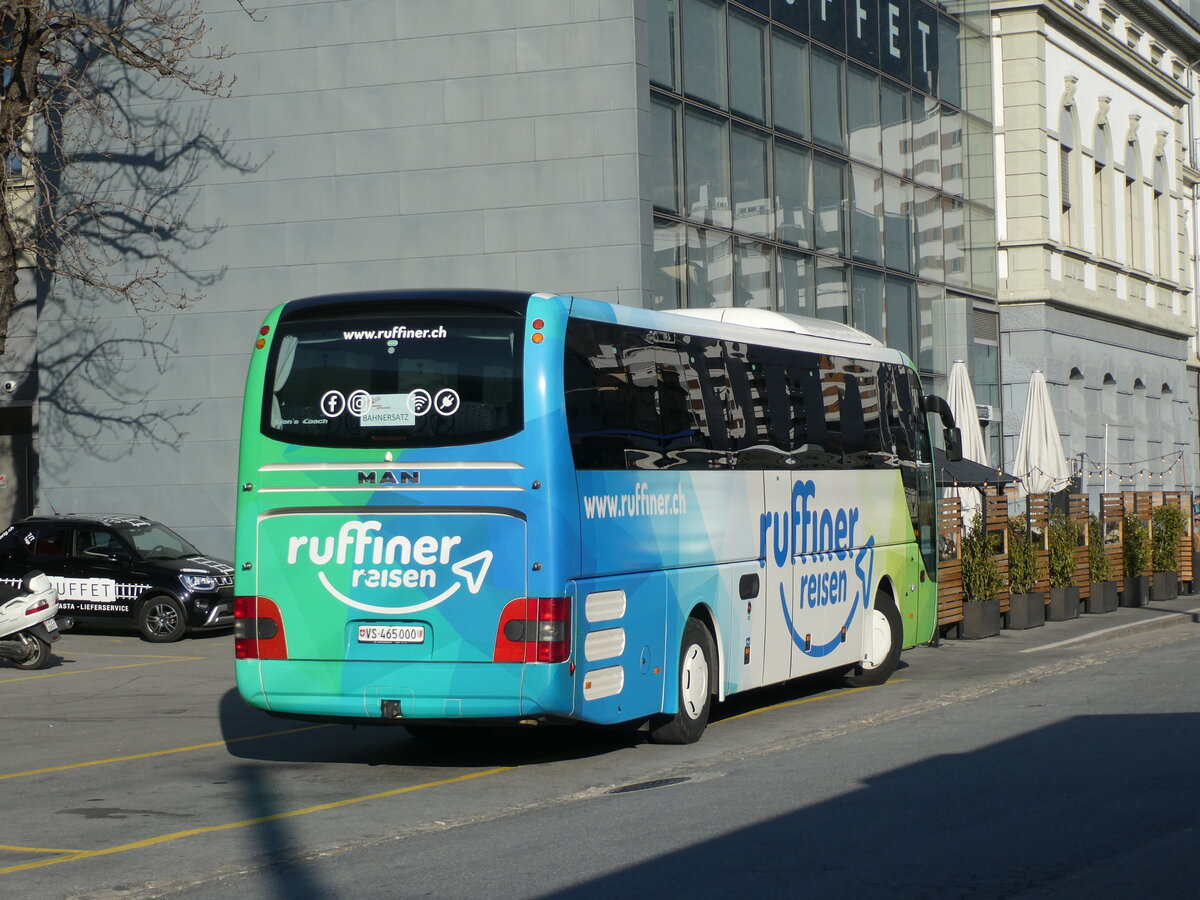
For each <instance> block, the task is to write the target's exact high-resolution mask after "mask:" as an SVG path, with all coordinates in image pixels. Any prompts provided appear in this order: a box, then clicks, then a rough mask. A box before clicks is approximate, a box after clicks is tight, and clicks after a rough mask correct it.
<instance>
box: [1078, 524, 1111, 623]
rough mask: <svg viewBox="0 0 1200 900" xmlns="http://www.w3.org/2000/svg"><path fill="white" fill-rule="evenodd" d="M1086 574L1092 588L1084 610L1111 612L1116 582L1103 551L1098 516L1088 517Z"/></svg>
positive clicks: (1102, 534)
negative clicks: (1090, 580)
mask: <svg viewBox="0 0 1200 900" xmlns="http://www.w3.org/2000/svg"><path fill="white" fill-rule="evenodd" d="M1088 575H1089V577H1091V579H1092V589H1091V591H1090V592H1089V593H1088V598H1087V605H1086V606H1085V608H1084V611H1085V612H1089V613H1106V612H1112V611H1113V610H1114V609H1116V608H1117V583H1116V582H1115V581H1113V580H1112V562H1111V561H1110V560H1109V558H1108V554H1107V553H1106V552H1105V551H1104V523H1103V522H1101V521H1100V517H1099V516H1092V517H1091V518H1090V519H1088Z"/></svg>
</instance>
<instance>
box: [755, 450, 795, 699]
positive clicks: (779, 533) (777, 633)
mask: <svg viewBox="0 0 1200 900" xmlns="http://www.w3.org/2000/svg"><path fill="white" fill-rule="evenodd" d="M763 478H764V482H765V484H764V489H765V491H764V492H765V496H766V503H765V504H764V506H765V509H764V512H763V515H762V518H761V520H760V524H759V553H760V556H761V561H762V565H763V590H762V596H761V600H760V601H759V603H760V605H761V606H762V610H763V611H762V616H761V618H760V620H759V621H760V622H761V623H762V625H761V628H762V631H761V632H760V636H759V637H758V639H757V640H755V639H753V637H752V640H751V653H752V654H753V653H754V652H756V651H757V653H758V656H759V658H760V663H759V670H760V671H761V673H762V674H761V680H760V681H759V684H773V683H775V682H777V681H785V680H787V679H788V678H791V677H792V633H791V627H790V623H791V621H792V617H793V610H792V608H791V604H792V597H793V586H792V571H793V569H794V565H793V560H792V549H791V513H790V511H789V508H790V506H791V496H792V474H791V473H790V472H788V471H786V470H778V469H777V470H767V471H764V472H763ZM755 644H757V645H758V646H757V648H756V647H755Z"/></svg>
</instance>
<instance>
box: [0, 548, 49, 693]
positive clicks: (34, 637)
mask: <svg viewBox="0 0 1200 900" xmlns="http://www.w3.org/2000/svg"><path fill="white" fill-rule="evenodd" d="M56 615H58V591H56V590H55V589H54V585H53V584H52V583H51V582H50V579H49V578H47V577H46V575H45V573H43V572H36V571H35V572H29V573H28V574H26V576H25V577H24V578H22V579H21V583H20V585H17V586H14V585H10V584H0V659H7V660H8V661H9V662H11V663H13V665H15V666H16V667H17V668H19V669H41V668H44V667H45V666H46V665H48V664H49V662H50V645H51V644H53V643H54V642H55V641H57V640H58V637H59V624H58V622H57V621H56V620H55V618H54V617H55V616H56ZM64 624H65V623H64Z"/></svg>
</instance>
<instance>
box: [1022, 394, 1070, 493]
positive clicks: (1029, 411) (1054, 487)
mask: <svg viewBox="0 0 1200 900" xmlns="http://www.w3.org/2000/svg"><path fill="white" fill-rule="evenodd" d="M1012 474H1013V475H1015V476H1016V477H1017V479H1018V480H1019V482H1020V485H1021V488H1022V490H1024V491H1025V492H1026V493H1030V494H1048V493H1053V492H1054V491H1058V490H1062V489H1063V488H1064V487H1066V486H1067V482H1068V481H1070V480H1071V470H1070V469H1069V468H1068V466H1067V458H1066V456H1065V455H1064V454H1063V448H1062V441H1061V440H1060V439H1059V436H1058V422H1057V421H1056V420H1055V418H1054V408H1053V407H1052V406H1051V405H1050V391H1049V389H1048V388H1047V387H1046V376H1045V375H1043V374H1042V373H1041V372H1034V373H1033V374H1032V375H1031V376H1030V378H1029V397H1028V399H1027V400H1026V401H1025V418H1024V419H1022V421H1021V436H1020V438H1019V439H1018V440H1017V455H1016V458H1015V459H1014V460H1013V465H1012Z"/></svg>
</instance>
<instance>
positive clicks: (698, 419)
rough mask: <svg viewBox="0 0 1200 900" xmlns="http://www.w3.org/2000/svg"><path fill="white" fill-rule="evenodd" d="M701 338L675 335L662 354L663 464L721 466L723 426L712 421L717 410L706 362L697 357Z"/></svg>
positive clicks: (723, 452)
mask: <svg viewBox="0 0 1200 900" xmlns="http://www.w3.org/2000/svg"><path fill="white" fill-rule="evenodd" d="M699 343H700V339H697V338H683V337H677V338H676V341H675V348H674V350H671V351H669V352H663V353H662V354H661V358H662V362H661V364H660V366H659V378H660V387H659V391H660V396H661V398H662V410H663V435H664V444H663V449H664V452H665V459H664V460H663V465H664V467H667V468H680V469H710V468H713V466H714V465H718V466H721V465H724V458H725V451H724V448H725V443H726V442H725V425H724V421H719V422H714V421H713V418H712V414H713V412H714V411H715V410H719V408H720V407H719V406H718V404H717V402H716V396H715V394H714V392H713V388H712V383H711V380H710V378H709V372H708V365H707V361H706V360H705V358H704V357H703V356H697V353H698V352H700V350H701V348H700V347H699V346H698V345H699Z"/></svg>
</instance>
